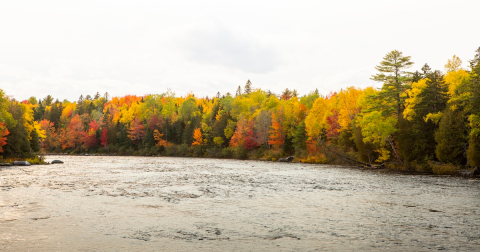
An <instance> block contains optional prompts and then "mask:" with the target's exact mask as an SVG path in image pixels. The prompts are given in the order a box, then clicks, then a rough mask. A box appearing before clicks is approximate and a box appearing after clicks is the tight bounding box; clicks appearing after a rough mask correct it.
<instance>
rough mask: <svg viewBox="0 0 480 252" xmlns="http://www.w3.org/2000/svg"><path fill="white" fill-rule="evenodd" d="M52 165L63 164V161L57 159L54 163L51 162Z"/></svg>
mask: <svg viewBox="0 0 480 252" xmlns="http://www.w3.org/2000/svg"><path fill="white" fill-rule="evenodd" d="M50 163H51V164H63V161H62V160H58V159H55V160H53V161H52V162H50Z"/></svg>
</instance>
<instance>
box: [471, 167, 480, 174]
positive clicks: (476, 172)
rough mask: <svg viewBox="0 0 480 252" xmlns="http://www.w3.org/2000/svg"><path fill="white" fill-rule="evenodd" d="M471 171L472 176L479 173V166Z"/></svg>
mask: <svg viewBox="0 0 480 252" xmlns="http://www.w3.org/2000/svg"><path fill="white" fill-rule="evenodd" d="M472 173H473V175H474V176H478V175H480V168H478V167H475V168H473V172H472Z"/></svg>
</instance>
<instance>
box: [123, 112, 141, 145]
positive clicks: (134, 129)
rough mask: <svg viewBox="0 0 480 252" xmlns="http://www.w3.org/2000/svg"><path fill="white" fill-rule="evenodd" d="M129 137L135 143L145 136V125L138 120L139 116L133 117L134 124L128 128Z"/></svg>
mask: <svg viewBox="0 0 480 252" xmlns="http://www.w3.org/2000/svg"><path fill="white" fill-rule="evenodd" d="M127 136H128V138H130V140H132V142H134V143H138V142H140V141H142V140H143V138H144V137H145V126H144V125H143V124H142V123H141V122H140V120H138V118H135V119H133V122H132V125H131V126H130V128H129V129H128V135H127Z"/></svg>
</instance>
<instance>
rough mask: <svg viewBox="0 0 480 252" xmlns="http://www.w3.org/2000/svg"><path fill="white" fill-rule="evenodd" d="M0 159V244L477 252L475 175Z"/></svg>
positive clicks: (478, 190) (479, 190)
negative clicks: (9, 163)
mask: <svg viewBox="0 0 480 252" xmlns="http://www.w3.org/2000/svg"><path fill="white" fill-rule="evenodd" d="M53 159H61V160H63V161H64V162H65V163H64V164H55V165H39V166H29V167H15V166H13V167H8V168H5V167H3V168H0V251H437V250H447V251H480V216H479V214H480V180H479V179H467V178H459V177H449V176H433V175H407V174H398V173H391V172H385V171H372V170H361V169H355V168H348V167H338V166H327V165H310V164H298V163H274V162H261V161H240V160H220V159H197V158H171V157H109V156H47V161H52V160H53Z"/></svg>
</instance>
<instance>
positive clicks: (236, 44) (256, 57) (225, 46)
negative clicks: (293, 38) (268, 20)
mask: <svg viewBox="0 0 480 252" xmlns="http://www.w3.org/2000/svg"><path fill="white" fill-rule="evenodd" d="M179 44H180V45H181V47H182V50H184V51H185V53H186V56H187V58H188V59H189V60H193V61H196V62H199V63H203V64H211V65H218V66H224V67H231V68H235V69H239V70H242V71H244V72H249V73H257V74H262V73H268V72H271V71H274V70H276V69H277V68H278V66H279V64H280V60H279V55H278V54H277V53H276V52H275V51H274V50H273V49H272V47H271V45H268V44H264V43H262V42H261V41H259V40H258V39H256V38H255V37H254V36H253V35H252V34H250V33H249V32H247V31H243V30H241V29H238V28H235V27H228V26H227V25H226V24H224V23H222V22H221V21H218V20H207V21H201V22H199V23H197V24H194V25H191V26H190V27H188V28H187V29H186V30H185V31H184V34H183V35H182V36H180V38H179Z"/></svg>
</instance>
